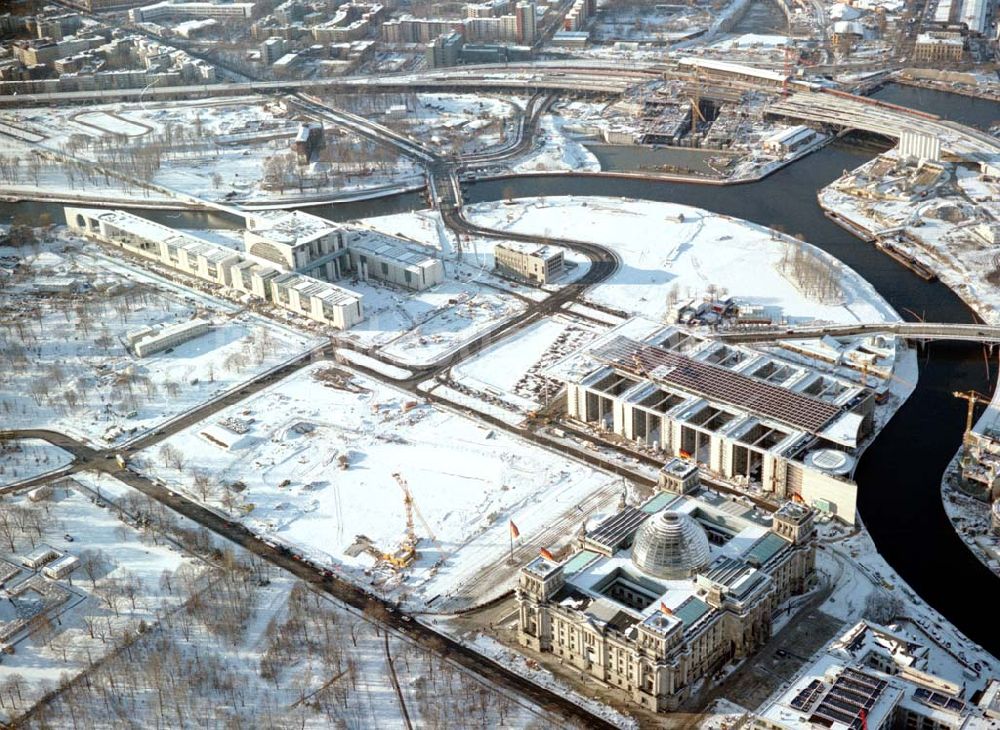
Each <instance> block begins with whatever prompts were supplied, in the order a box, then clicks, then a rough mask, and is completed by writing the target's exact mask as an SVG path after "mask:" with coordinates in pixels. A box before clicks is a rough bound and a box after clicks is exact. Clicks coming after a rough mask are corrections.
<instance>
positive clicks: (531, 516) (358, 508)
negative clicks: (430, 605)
mask: <svg viewBox="0 0 1000 730" xmlns="http://www.w3.org/2000/svg"><path fill="white" fill-rule="evenodd" d="M227 419H236V420H237V421H239V422H240V424H241V425H240V427H239V430H243V428H246V429H248V430H247V431H246V433H244V434H235V433H231V432H230V433H227V434H225V435H224V437H223V438H222V439H220V438H219V434H220V429H224V428H225V427H223V426H220V425H219V424H220V423H222V422H226V420H227ZM230 424H232V421H230ZM206 430H208V431H209V433H212V435H213V436H214V437H215V438H216V442H219V441H229V442H231V446H230V448H229V449H226V448H224V447H223V446H221V445H217V443H213V442H212V441H209V440H208V439H207V438H205V436H203V435H202V434H203V433H204V432H206ZM165 444H166V445H167V448H168V453H166V454H165V453H164V451H163V448H164V447H162V446H161V447H159V448H157V449H155V450H152V451H149V452H143V453H141V454H139V455H137V457H136V459H135V460H134V464H135V466H136V468H138V469H139V470H140V471H142V472H144V473H149V474H151V475H153V476H155V477H156V478H159V479H162V480H164V481H165V482H167V483H168V484H170V485H171V486H172V487H174V488H178V489H181V490H183V491H184V492H185V493H187V494H188V495H190V496H192V497H193V498H195V499H198V500H199V501H203V502H206V503H209V504H212V505H214V506H216V507H218V508H221V509H227V510H229V511H230V512H231V513H232V514H234V515H238V516H239V517H240V518H241V519H242V521H243V522H244V524H246V525H247V526H248V527H249V528H250V529H252V530H254V531H255V532H256V533H258V534H261V535H262V536H265V537H266V538H268V539H275V540H278V541H280V542H282V543H285V544H287V545H289V546H291V547H293V549H295V550H296V551H297V552H302V553H303V554H305V555H306V556H307V557H309V558H310V559H312V560H314V561H316V562H317V564H320V565H323V566H330V567H336V568H341V569H343V570H345V571H346V572H347V573H348V574H349V577H351V579H353V580H356V581H359V582H365V583H367V582H369V578H367V577H364V575H363V573H365V572H370V571H371V569H372V567H373V566H374V564H375V559H374V558H373V557H372V556H371V555H370V554H369V553H368V552H365V551H363V550H362V551H360V552H358V551H357V550H351V551H350V552H352V553H356V554H353V555H351V554H348V553H347V552H346V551H348V550H349V549H350V548H351V546H352V545H355V544H356V542H357V538H358V536H359V535H364V536H365V537H366V538H367V539H368V540H369V541H370V542H371V544H372V545H374V546H377V548H378V550H380V551H382V552H393V551H395V550H396V549H397V548H398V547H399V545H400V543H401V541H402V539H403V537H404V533H405V524H406V520H405V507H404V494H403V491H402V489H401V487H400V485H398V484H397V482H396V479H395V478H394V474H397V473H398V474H399V475H400V476H401V477H402V478H403V479H405V480H406V481H407V482H408V484H409V488H410V490H411V492H412V494H413V500H414V508H415V510H416V512H417V515H418V517H419V520H418V524H417V525H416V532H417V536H418V537H419V538H420V545H419V548H418V550H419V553H420V557H419V559H418V560H417V562H416V563H415V564H414V565H413V566H412V568H411V569H409V570H408V571H406V572H405V573H404V574H402V575H400V576H395V575H388V574H386V571H381V570H380V571H376V573H377V574H376V579H377V580H378V582H380V583H382V582H384V585H383V589H384V590H387V591H390V592H393V594H394V595H397V596H399V597H401V598H403V599H404V600H407V601H408V602H409V603H410V604H412V605H414V606H420V605H422V604H423V603H424V602H426V601H428V600H429V599H432V598H434V597H435V596H438V595H439V594H440V595H442V596H444V595H445V594H448V593H453V594H456V596H455V600H463V601H468V602H474V601H475V600H477V598H478V597H479V595H480V594H490V593H497V592H502V591H503V590H504V589H505V588H506V587H507V585H508V584H507V581H509V580H511V579H513V577H514V575H515V573H516V569H517V568H516V566H506V565H504V562H505V560H506V557H507V554H508V551H509V549H510V545H509V539H508V520H511V519H512V520H513V521H514V522H515V523H516V524H517V525H518V526H519V528H520V530H521V533H522V540H521V542H520V543H519V544H518V545H517V548H518V556H519V557H523V558H524V559H526V558H527V557H528V556H529V553H531V551H532V549H533V550H535V551H537V549H538V547H539V546H546V545H553V546H554V545H555V544H556V543H557V542H561V541H565V540H567V539H570V538H571V536H572V534H573V530H574V529H575V527H576V526H577V522H578V519H579V515H580V514H581V512H580V510H583V509H584V508H585V506H586V505H593V506H596V505H598V504H599V503H601V500H602V499H604V498H605V497H606V498H607V499H609V500H614V499H617V495H618V487H617V486H615V484H614V480H613V479H612V478H611V477H609V476H607V475H605V474H603V473H601V472H598V471H595V470H594V469H592V468H590V467H587V466H584V465H582V464H580V463H576V462H573V461H570V460H569V459H567V458H565V457H563V456H560V455H557V454H554V453H550V452H548V451H546V450H543V449H541V448H539V447H536V446H533V445H530V444H528V443H525V442H521V441H519V440H518V439H516V438H514V437H512V436H510V435H508V434H506V433H503V432H499V431H496V430H494V429H492V428H488V427H485V426H482V425H480V424H478V423H476V422H474V421H472V420H470V419H468V418H466V417H464V416H460V415H457V414H455V413H452V412H449V411H446V410H443V409H440V408H437V407H434V406H430V405H423V404H420V403H419V401H418V399H416V398H414V396H412V395H411V394H409V393H406V392H404V391H400V390H397V389H395V388H392V387H390V386H387V385H383V384H381V383H378V382H376V381H373V380H370V379H368V378H364V377H360V376H357V375H351V374H350V373H348V372H346V371H344V370H341V369H338V368H335V367H334V366H332V365H329V364H322V363H321V364H316V365H313V366H310V367H309V368H306V369H304V370H302V371H300V372H299V373H296V374H295V375H294V376H292V377H290V378H288V379H287V380H285V381H283V382H281V383H279V384H276V385H274V386H271V387H270V388H268V389H266V390H264V391H261V392H260V393H258V394H256V395H255V396H253V397H251V398H249V399H248V400H246V401H244V402H242V403H240V404H239V405H237V406H234V407H232V408H230V409H228V410H224V411H222V412H220V413H219V414H218V415H217V416H215V417H213V418H212V419H211V421H210V422H205V423H200V424H197V425H195V426H193V427H191V428H189V429H187V430H185V431H182V432H180V433H179V434H177V435H175V436H173V437H171V438H170V439H168V440H167V441H166V442H165ZM170 450H173V452H174V453H179V454H181V455H182V457H181V459H180V461H178V460H176V459H174V458H170V454H169V451H170ZM338 467H342V468H338ZM200 475H204V476H206V477H207V480H206V479H200V478H199V477H200ZM234 483H238V484H236V488H235V489H234V488H233V486H234ZM525 551H527V552H525ZM484 570H485V571H497V570H499V571H500V573H494V574H493V580H489V581H481V580H479V576H480V575H481V572H480V571H484ZM446 602H447V601H440V602H439V603H437V604H435V605H434V608H435V609H436V610H439V609H440V606H441V605H442V604H444V603H446Z"/></svg>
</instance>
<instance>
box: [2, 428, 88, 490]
mask: <svg viewBox="0 0 1000 730" xmlns="http://www.w3.org/2000/svg"><path fill="white" fill-rule="evenodd" d="M72 461H73V455H72V454H70V453H69V452H68V451H63V450H62V449H60V448H59V447H58V446H53V445H52V444H50V443H48V442H47V441H42V440H41V439H12V440H0V487H5V486H7V485H9V484H13V483H14V482H21V481H24V480H25V479H31V478H33V477H37V476H40V475H42V474H47V473H48V472H50V471H54V470H55V469H59V468H60V467H63V466H66V465H67V464H69V463H71V462H72Z"/></svg>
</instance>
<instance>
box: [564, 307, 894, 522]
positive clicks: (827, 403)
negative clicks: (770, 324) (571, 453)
mask: <svg viewBox="0 0 1000 730" xmlns="http://www.w3.org/2000/svg"><path fill="white" fill-rule="evenodd" d="M648 324H653V323H648ZM629 326H630V325H629V323H626V325H624V326H623V328H619V330H616V331H613V332H611V333H609V335H607V336H605V337H603V338H601V339H600V340H598V341H597V342H596V343H595V344H592V345H591V346H590V347H588V348H587V349H586V350H584V351H581V352H578V353H575V354H574V355H571V356H570V357H569V358H567V359H566V360H564V361H563V362H561V363H559V364H557V365H556V366H554V367H553V368H552V369H551V371H550V374H551V375H553V376H555V377H559V378H561V379H562V380H563V382H564V383H565V385H566V389H567V415H568V416H569V418H571V419H575V420H578V421H580V422H582V423H584V424H587V425H589V426H591V427H595V428H598V429H601V430H606V431H611V432H613V433H615V434H617V435H619V436H622V437H624V438H626V439H629V440H630V441H635V442H640V443H642V444H644V445H645V446H647V447H651V448H653V449H656V450H658V451H661V452H663V453H664V454H665V455H666V456H676V457H681V458H684V459H688V460H691V461H693V462H696V463H698V464H700V465H702V466H703V467H705V468H706V469H708V471H709V472H711V473H714V474H717V475H719V477H721V478H723V479H726V480H731V481H734V482H737V483H740V484H743V485H745V486H748V487H751V488H756V489H759V490H761V491H762V492H764V493H765V494H768V495H771V496H773V497H775V498H781V499H801V500H802V501H805V502H807V503H809V504H811V505H814V506H815V507H817V508H818V509H820V510H821V511H825V512H828V513H831V514H834V515H836V516H837V517H839V518H841V519H843V520H844V521H846V522H848V523H853V522H854V519H855V497H856V486H855V484H854V483H853V482H852V481H850V479H849V478H847V475H848V474H849V473H850V471H851V467H852V466H853V456H852V454H851V452H853V451H855V450H856V449H857V448H858V447H859V445H860V444H862V442H863V441H864V439H865V438H866V437H867V436H868V435H869V434H870V433H871V432H872V429H873V424H874V411H875V397H874V393H873V392H872V391H871V390H869V389H867V388H863V387H861V386H859V385H858V384H856V383H853V382H851V381H849V380H846V379H841V378H839V377H836V376H834V375H831V374H829V373H826V372H818V371H816V370H813V369H811V368H810V367H808V366H806V365H803V364H800V363H796V362H792V361H790V360H783V359H781V358H779V357H777V356H775V355H774V354H772V353H765V352H761V351H758V350H753V349H750V348H747V347H741V346H738V345H731V344H726V343H722V342H719V341H717V340H713V339H711V338H708V337H703V336H700V335H696V334H692V333H691V332H688V331H687V330H684V329H681V328H679V327H673V326H670V327H660V328H659V329H657V330H656V331H654V332H652V334H648V332H647V333H646V334H644V335H640V337H639V339H635V338H633V337H630V336H628V335H627V334H624V333H625V332H627V331H628V328H629ZM633 329H634V328H633Z"/></svg>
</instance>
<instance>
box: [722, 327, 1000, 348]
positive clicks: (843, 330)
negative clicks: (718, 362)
mask: <svg viewBox="0 0 1000 730" xmlns="http://www.w3.org/2000/svg"><path fill="white" fill-rule="evenodd" d="M878 334H885V335H894V336H896V337H903V338H905V339H909V340H951V341H956V342H983V343H987V344H993V343H1000V326H993V325H987V324H944V323H938V322H873V323H857V324H824V325H809V326H803V327H783V328H780V329H779V328H776V327H759V328H750V327H747V328H741V329H731V330H720V331H718V332H715V333H713V337H716V338H718V339H720V340H725V341H728V342H772V341H777V340H804V339H810V338H817V337H827V336H828V337H849V336H856V335H878Z"/></svg>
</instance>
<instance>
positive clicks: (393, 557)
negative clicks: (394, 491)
mask: <svg viewBox="0 0 1000 730" xmlns="http://www.w3.org/2000/svg"><path fill="white" fill-rule="evenodd" d="M392 478H393V479H395V480H396V483H397V484H398V485H399V487H400V489H402V490H403V507H404V508H405V509H406V533H405V535H404V537H403V543H402V544H401V545H400V546H399V549H398V550H396V552H394V553H386V554H385V556H384V557H385V559H386V560H387V561H388V562H389V563H390V564H391V565H392V566H393V567H395V568H408V567H409V566H410V565H412V564H413V561H414V560H416V559H417V532H416V530H415V529H414V528H413V495H412V494H410V487H409V485H408V484H407V483H406V480H405V479H403V477H402V475H401V474H399V473H398V472H397V473H395V474H393V475H392Z"/></svg>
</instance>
